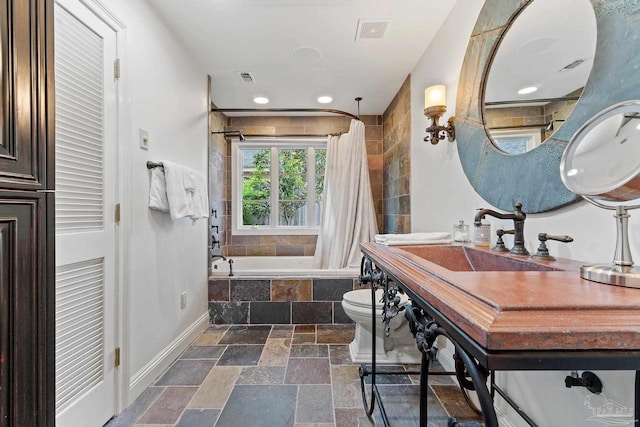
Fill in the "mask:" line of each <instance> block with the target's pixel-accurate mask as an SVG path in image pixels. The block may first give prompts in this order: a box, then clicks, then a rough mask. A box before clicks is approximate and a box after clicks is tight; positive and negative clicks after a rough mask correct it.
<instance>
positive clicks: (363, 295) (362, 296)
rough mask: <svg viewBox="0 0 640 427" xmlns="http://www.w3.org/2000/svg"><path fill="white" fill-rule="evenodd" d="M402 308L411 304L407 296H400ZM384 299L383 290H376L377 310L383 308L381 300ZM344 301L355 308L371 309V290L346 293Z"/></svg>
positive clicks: (343, 297)
mask: <svg viewBox="0 0 640 427" xmlns="http://www.w3.org/2000/svg"><path fill="white" fill-rule="evenodd" d="M398 295H399V296H400V304H399V305H400V306H403V305H406V304H408V303H409V297H408V296H407V295H406V294H400V293H398ZM381 298H382V289H377V290H376V309H381V308H382V302H380V299H381ZM342 300H343V301H344V302H346V303H347V304H349V305H351V306H355V307H361V308H368V309H370V308H371V290H370V289H357V290H355V291H349V292H346V293H345V294H344V295H343V296H342Z"/></svg>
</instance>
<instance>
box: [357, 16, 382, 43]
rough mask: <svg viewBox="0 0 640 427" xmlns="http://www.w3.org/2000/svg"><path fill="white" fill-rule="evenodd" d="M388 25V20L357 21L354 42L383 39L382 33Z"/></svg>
mask: <svg viewBox="0 0 640 427" xmlns="http://www.w3.org/2000/svg"><path fill="white" fill-rule="evenodd" d="M387 25H389V20H388V19H375V20H373V19H372V20H363V19H359V20H358V30H357V32H356V40H372V39H381V38H384V33H385V31H387Z"/></svg>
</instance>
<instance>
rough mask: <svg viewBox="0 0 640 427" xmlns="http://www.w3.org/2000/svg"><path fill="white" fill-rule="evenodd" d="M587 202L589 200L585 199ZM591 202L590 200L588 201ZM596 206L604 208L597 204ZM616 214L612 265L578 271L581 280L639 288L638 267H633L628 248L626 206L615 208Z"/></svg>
mask: <svg viewBox="0 0 640 427" xmlns="http://www.w3.org/2000/svg"><path fill="white" fill-rule="evenodd" d="M587 200H589V199H587ZM589 201H591V202H593V201H592V200H589ZM594 204H595V205H596V206H600V207H605V206H603V205H601V204H599V203H594ZM615 209H616V214H615V215H614V218H615V219H616V252H615V254H614V256H613V263H612V264H599V265H584V266H582V268H581V269H580V276H581V277H582V278H583V279H587V280H591V281H593V282H600V283H605V284H607V285H616V286H625V287H627V288H640V267H635V266H634V265H633V258H632V257H631V249H630V247H629V214H628V213H627V207H626V206H617V207H616V208H615Z"/></svg>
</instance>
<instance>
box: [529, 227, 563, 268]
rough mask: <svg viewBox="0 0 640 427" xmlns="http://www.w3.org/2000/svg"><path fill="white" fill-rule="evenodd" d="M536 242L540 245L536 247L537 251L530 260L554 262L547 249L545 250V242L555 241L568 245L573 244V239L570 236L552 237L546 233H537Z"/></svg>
mask: <svg viewBox="0 0 640 427" xmlns="http://www.w3.org/2000/svg"><path fill="white" fill-rule="evenodd" d="M538 240H539V241H540V245H539V246H538V250H537V251H536V253H535V255H531V258H536V259H543V260H548V261H555V258H554V257H552V256H551V255H549V248H547V243H546V242H547V240H556V241H558V242H563V243H570V242H573V237H571V236H566V235H564V236H552V235H550V234H547V233H538Z"/></svg>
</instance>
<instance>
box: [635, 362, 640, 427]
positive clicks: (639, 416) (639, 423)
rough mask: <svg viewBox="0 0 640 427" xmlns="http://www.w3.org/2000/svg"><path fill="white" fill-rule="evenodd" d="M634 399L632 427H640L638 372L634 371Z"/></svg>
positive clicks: (639, 384)
mask: <svg viewBox="0 0 640 427" xmlns="http://www.w3.org/2000/svg"><path fill="white" fill-rule="evenodd" d="M634 399H635V403H634V405H635V406H634V408H633V410H634V415H635V417H634V419H635V422H634V426H635V427H640V371H636V388H635V391H634Z"/></svg>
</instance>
